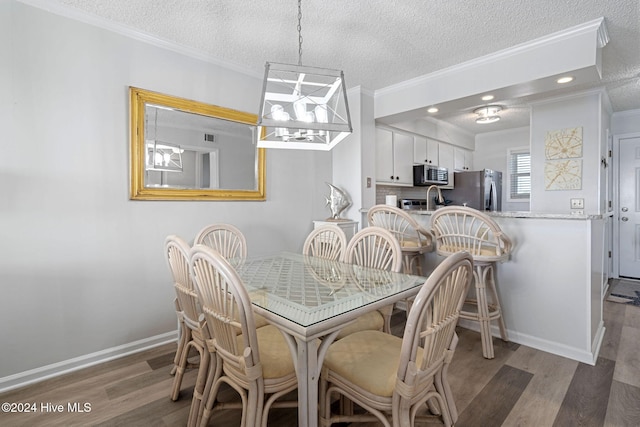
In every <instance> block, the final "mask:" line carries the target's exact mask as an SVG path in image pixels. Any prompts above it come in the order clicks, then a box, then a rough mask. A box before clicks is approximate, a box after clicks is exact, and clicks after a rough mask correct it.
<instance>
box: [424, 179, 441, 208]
mask: <svg viewBox="0 0 640 427" xmlns="http://www.w3.org/2000/svg"><path fill="white" fill-rule="evenodd" d="M432 188H435V189H436V191H437V192H438V203H437V204H438V205H444V198H443V197H442V192H441V191H440V187H439V186H437V185H432V186H430V187H429V188H427V210H428V211H435V210H436V203H434V202H433V200H432V199H431V197H429V193H431V189H432Z"/></svg>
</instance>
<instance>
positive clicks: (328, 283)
mask: <svg viewBox="0 0 640 427" xmlns="http://www.w3.org/2000/svg"><path fill="white" fill-rule="evenodd" d="M235 268H236V270H237V271H238V273H239V275H240V277H241V279H242V280H243V282H244V285H245V286H246V288H247V290H248V291H249V295H250V297H251V302H252V303H253V305H254V310H255V312H256V313H258V314H260V315H261V316H263V317H265V318H266V319H267V321H269V322H270V323H271V324H273V325H274V326H276V327H278V328H279V329H280V331H282V333H283V335H284V337H285V340H286V342H287V344H288V345H289V348H290V350H291V353H292V356H293V361H294V365H295V368H296V374H297V377H298V419H299V423H298V425H299V426H308V427H315V426H317V425H318V380H319V377H320V370H321V368H322V361H323V359H324V355H325V353H326V351H327V348H328V347H329V345H330V344H331V343H332V342H333V340H334V339H335V338H336V336H337V335H338V333H339V332H340V330H341V329H342V328H344V327H345V326H347V325H348V324H350V323H351V322H354V321H355V320H356V319H357V318H358V317H359V316H361V315H362V314H364V313H367V312H369V311H373V310H376V309H378V308H381V307H384V306H387V305H389V304H393V303H395V302H397V301H401V300H404V299H406V298H408V297H411V296H415V295H416V294H417V293H418V291H419V290H420V287H421V285H422V284H424V282H425V281H426V279H427V278H426V277H422V276H413V275H409V274H404V273H393V272H389V271H385V270H379V269H375V268H367V267H361V266H357V265H353V264H345V263H341V262H337V261H331V260H326V259H322V258H316V257H310V256H305V255H301V254H296V253H288V252H283V253H278V254H276V255H268V256H261V257H251V258H248V259H246V260H244V261H242V262H240V263H239V264H236V265H235Z"/></svg>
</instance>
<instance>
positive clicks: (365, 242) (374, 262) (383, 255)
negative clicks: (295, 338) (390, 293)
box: [338, 227, 402, 338]
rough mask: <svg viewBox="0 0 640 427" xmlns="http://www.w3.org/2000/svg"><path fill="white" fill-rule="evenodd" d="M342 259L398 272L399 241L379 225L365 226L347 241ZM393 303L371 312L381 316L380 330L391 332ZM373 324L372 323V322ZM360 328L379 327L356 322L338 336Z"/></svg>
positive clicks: (400, 265) (400, 252) (400, 263)
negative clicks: (365, 326)
mask: <svg viewBox="0 0 640 427" xmlns="http://www.w3.org/2000/svg"><path fill="white" fill-rule="evenodd" d="M343 261H344V262H346V263H349V264H356V265H361V266H363V267H372V268H378V269H380V270H387V271H394V272H400V270H402V250H401V248H400V243H398V241H397V240H396V238H395V237H394V236H393V234H391V232H390V231H388V230H385V229H384V228H381V227H366V228H364V229H362V230H360V231H359V232H357V233H356V234H355V235H354V236H353V237H352V238H351V241H349V244H348V245H347V249H346V251H345V254H344V258H343ZM392 312H393V305H390V306H388V307H383V308H381V309H379V310H378V311H374V312H373V313H374V314H375V313H380V315H381V316H382V322H383V323H382V330H383V331H385V332H391V313H392ZM372 325H373V324H372ZM362 329H379V328H377V327H373V326H370V327H367V328H363V326H362V324H359V323H358V322H356V323H354V324H352V325H349V326H347V327H346V328H345V329H343V330H342V331H340V334H339V335H338V338H342V337H344V336H346V335H348V334H350V333H352V332H355V331H357V330H362Z"/></svg>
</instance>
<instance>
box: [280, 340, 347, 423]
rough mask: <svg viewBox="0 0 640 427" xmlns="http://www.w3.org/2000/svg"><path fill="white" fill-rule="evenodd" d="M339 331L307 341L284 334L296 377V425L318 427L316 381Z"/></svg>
mask: <svg viewBox="0 0 640 427" xmlns="http://www.w3.org/2000/svg"><path fill="white" fill-rule="evenodd" d="M339 332H340V331H339V330H337V331H333V332H331V333H330V334H328V335H326V336H324V337H323V338H322V340H320V339H317V338H316V339H311V340H309V341H305V340H302V339H300V338H294V337H292V336H291V335H288V334H284V335H285V339H286V341H287V344H289V349H290V350H291V354H292V356H293V360H294V363H295V367H296V375H297V377H298V425H299V426H307V427H317V426H318V381H319V380H320V370H321V369H322V362H323V361H324V356H325V354H326V352H327V349H328V348H329V345H331V343H332V342H333V340H334V339H335V338H336V336H338V333H339Z"/></svg>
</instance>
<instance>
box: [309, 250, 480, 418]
mask: <svg viewBox="0 0 640 427" xmlns="http://www.w3.org/2000/svg"><path fill="white" fill-rule="evenodd" d="M472 271H473V266H472V259H471V256H470V255H469V254H468V253H463V252H461V253H458V254H455V255H453V256H451V257H449V258H447V259H446V260H445V261H444V262H442V263H441V264H440V265H439V266H438V267H437V268H436V269H435V271H434V272H433V273H432V274H431V276H430V277H429V279H427V281H426V282H425V284H424V285H423V286H422V288H421V289H420V292H419V293H418V295H417V297H416V298H415V300H414V303H413V308H412V310H411V311H410V312H409V317H408V320H407V324H406V327H405V331H404V336H403V338H399V337H396V336H393V335H390V334H385V333H382V332H379V331H362V332H356V333H354V334H351V335H349V336H347V337H345V338H343V339H342V340H339V341H336V342H335V343H333V344H332V345H331V346H330V347H329V349H328V350H327V354H326V357H325V359H324V363H323V368H322V373H321V377H320V422H321V425H322V426H323V427H328V426H330V425H331V424H333V423H338V422H340V423H342V422H381V423H382V424H383V425H384V426H386V427H390V426H392V425H393V426H407V427H408V426H413V425H414V424H415V422H416V419H420V417H417V416H416V412H417V411H418V409H420V407H423V406H424V405H425V404H428V407H429V408H430V409H431V410H432V412H433V413H435V414H436V415H440V418H441V421H442V422H443V423H444V425H445V426H451V425H453V424H454V423H455V421H456V418H457V410H456V409H455V402H454V401H453V396H452V395H451V390H450V388H449V385H448V380H447V376H446V367H447V365H448V364H449V363H450V362H451V359H452V358H453V351H454V349H455V344H456V335H455V327H456V323H457V321H458V316H459V314H460V309H461V307H462V304H463V301H464V298H465V295H466V293H467V291H468V289H469V286H470V283H471V280H472ZM354 349H357V351H354ZM334 394H338V396H339V397H340V398H341V399H342V398H346V399H349V400H351V401H352V402H354V403H356V404H357V405H358V406H360V407H361V408H363V409H365V411H366V413H364V414H361V413H359V412H358V411H356V413H355V414H353V413H347V414H335V413H332V406H331V404H332V401H333V398H334V396H333V395H334ZM425 407H426V406H425Z"/></svg>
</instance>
